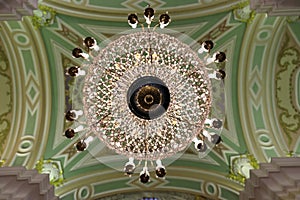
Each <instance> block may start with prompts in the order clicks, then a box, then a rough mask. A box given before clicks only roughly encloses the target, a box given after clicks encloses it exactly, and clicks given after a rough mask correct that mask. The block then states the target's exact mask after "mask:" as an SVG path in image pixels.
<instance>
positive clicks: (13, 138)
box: [0, 0, 300, 200]
mask: <svg viewBox="0 0 300 200" xmlns="http://www.w3.org/2000/svg"><path fill="white" fill-rule="evenodd" d="M239 2H240V1H236V0H231V1H225V0H214V1H212V0H185V1H176V0H169V1H162V0H155V1H142V0H140V1H133V0H126V1H120V0H114V1H96V0H63V1H54V0H44V1H41V2H40V4H42V5H45V6H48V7H51V8H53V9H54V10H55V11H56V16H55V20H54V23H53V24H51V25H50V26H45V27H41V28H39V29H36V28H35V27H34V26H33V25H32V22H31V18H30V17H23V20H22V21H7V22H1V23H0V88H1V90H0V91H1V97H0V100H1V104H0V155H1V156H0V159H1V160H2V161H3V162H4V164H3V165H5V166H20V165H22V166H26V167H27V168H29V169H32V168H38V169H39V170H40V171H43V172H45V173H50V172H51V173H52V175H51V176H52V178H53V181H52V183H53V184H55V185H56V191H55V192H56V194H57V195H58V196H60V197H61V199H63V200H68V199H141V198H143V197H155V196H156V197H157V198H159V197H160V199H164V198H166V196H168V195H170V196H173V197H174V199H176V198H177V197H178V199H231V200H232V199H238V195H239V191H241V190H242V189H243V184H242V183H241V182H242V180H241V178H237V177H239V176H240V175H246V174H247V173H248V172H247V171H248V169H249V168H251V164H252V165H253V164H254V165H255V163H256V161H257V162H258V163H261V162H269V161H270V159H271V158H272V157H285V156H297V155H299V154H300V139H299V133H300V115H299V113H300V28H299V27H300V22H299V21H297V20H292V18H288V17H267V16H266V15H265V14H255V15H249V10H248V9H246V8H245V7H244V6H245V5H244V4H239ZM147 4H150V5H151V6H152V7H153V8H154V9H156V13H164V12H165V11H168V12H169V14H170V16H171V18H172V22H171V23H170V25H169V26H168V27H167V28H168V29H172V30H175V31H178V32H181V33H184V34H186V35H188V36H190V37H191V38H193V39H194V40H195V41H197V42H199V43H201V41H204V40H205V39H207V38H209V39H212V40H213V41H214V42H215V48H214V51H217V50H220V51H224V52H226V55H227V60H228V61H227V62H226V64H225V70H226V73H227V77H226V78H225V82H224V83H225V93H226V99H225V103H226V116H225V124H224V128H223V130H222V139H223V142H222V143H221V144H220V145H218V146H217V147H216V148H214V150H213V151H211V152H210V153H209V154H208V155H207V156H206V157H204V158H200V157H199V155H198V153H197V151H195V150H194V147H193V146H191V147H190V148H188V149H187V150H186V151H185V153H184V154H183V155H182V156H180V157H179V158H178V159H176V160H175V161H174V162H173V163H172V164H170V165H169V166H168V167H167V177H166V179H165V180H163V179H155V178H153V179H152V181H151V182H150V183H149V184H146V185H145V184H142V183H140V182H139V179H138V175H134V176H132V177H131V178H129V177H127V176H124V174H123V172H121V170H122V168H123V165H124V164H125V162H126V158H124V157H122V156H119V155H117V154H115V153H114V152H112V151H111V150H109V149H108V148H106V147H105V146H104V144H102V143H101V142H100V141H95V142H93V143H92V144H91V145H90V146H89V148H90V150H89V151H84V152H80V153H79V152H76V149H75V148H74V143H76V141H78V140H79V136H77V137H76V138H74V139H72V140H70V139H68V138H66V137H64V136H63V134H64V130H65V129H66V128H67V127H72V123H69V122H68V123H67V122H66V121H65V118H64V112H65V111H66V110H67V109H69V108H70V105H71V104H72V101H73V100H72V97H71V95H72V92H74V91H76V88H74V87H75V85H74V79H72V78H70V77H68V76H67V75H65V70H66V68H68V67H70V66H72V65H80V64H81V63H82V61H81V60H80V59H79V60H78V59H74V58H72V55H71V51H72V49H73V48H75V47H82V48H83V45H82V38H84V37H86V36H93V37H94V38H95V39H96V40H97V41H98V42H102V41H105V40H108V39H109V38H111V37H113V36H114V35H116V34H119V33H121V32H123V31H126V30H129V29H130V27H129V26H128V24H127V15H128V13H135V12H136V13H139V14H142V12H143V10H144V8H145V7H146V5H147ZM93 149H98V150H99V149H101V151H97V153H96V154H93V153H91V152H93ZM37 163H38V164H37ZM252 167H253V166H252ZM116 169H118V170H116ZM230 177H231V178H230ZM234 177H235V178H236V180H232V179H234ZM175 197H176V198H175Z"/></svg>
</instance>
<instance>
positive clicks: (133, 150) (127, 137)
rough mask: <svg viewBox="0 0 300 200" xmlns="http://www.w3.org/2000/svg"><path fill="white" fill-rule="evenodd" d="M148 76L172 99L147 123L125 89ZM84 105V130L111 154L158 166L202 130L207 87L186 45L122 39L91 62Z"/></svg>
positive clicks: (156, 37)
mask: <svg viewBox="0 0 300 200" xmlns="http://www.w3.org/2000/svg"><path fill="white" fill-rule="evenodd" d="M146 76H150V77H156V78H158V79H159V80H161V81H162V82H163V83H164V84H165V85H166V87H167V88H168V90H169V93H170V104H169V106H168V108H167V109H166V111H165V112H164V113H163V114H162V115H161V116H159V117H158V118H153V119H150V120H146V119H142V118H139V117H138V116H136V115H135V114H134V113H133V112H132V111H131V110H130V108H129V106H128V99H127V93H128V88H130V86H131V85H132V84H133V82H134V81H136V80H137V79H139V78H141V77H146ZM151 98H152V97H151ZM151 98H150V101H151ZM83 104H84V113H85V116H86V120H87V123H88V125H89V126H90V127H91V129H92V130H93V131H94V133H95V134H96V135H97V136H98V137H99V138H100V139H101V140H102V141H103V142H104V143H105V144H106V145H107V146H108V147H109V148H111V149H113V150H115V151H116V152H117V153H118V154H122V155H125V156H127V157H134V158H135V159H138V160H157V159H163V158H167V157H170V156H172V155H174V154H176V153H177V152H179V151H182V150H184V149H185V148H186V147H187V146H189V144H190V143H191V141H192V139H193V138H194V137H195V136H196V135H197V134H198V133H199V130H201V129H202V128H203V122H204V120H205V119H206V118H207V116H208V114H209V112H210V107H211V85H210V80H209V79H208V76H207V72H206V70H205V67H204V64H203V62H202V61H201V60H200V59H199V58H198V56H197V55H196V54H195V53H194V52H193V51H192V50H191V49H190V47H189V46H188V45H186V44H184V43H182V42H180V41H179V40H178V39H176V38H174V37H172V36H169V35H166V34H162V33H156V32H148V31H141V32H136V33H131V34H127V35H124V36H121V37H120V38H119V39H116V40H115V41H113V42H111V43H110V44H109V45H108V46H107V47H106V48H104V49H102V50H100V51H99V52H98V54H97V55H96V56H95V57H94V60H93V62H92V63H91V64H89V65H88V73H87V76H86V78H85V82H84V88H83ZM150 118H151V115H150Z"/></svg>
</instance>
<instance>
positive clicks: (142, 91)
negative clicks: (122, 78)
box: [127, 76, 170, 120]
mask: <svg viewBox="0 0 300 200" xmlns="http://www.w3.org/2000/svg"><path fill="white" fill-rule="evenodd" d="M127 103H128V106H129V109H130V110H131V112H132V113H133V114H135V115H136V116H137V117H139V118H142V119H146V120H151V119H156V118H158V117H160V116H161V115H162V114H164V113H165V112H166V111H167V109H168V107H169V104H170V92H169V89H168V87H167V86H166V85H165V83H164V82H163V81H162V80H160V79H159V78H157V77H154V76H144V77H141V78H138V79H137V80H135V81H134V82H133V83H132V85H131V86H130V87H129V89H128V92H127Z"/></svg>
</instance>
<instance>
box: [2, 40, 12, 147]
mask: <svg viewBox="0 0 300 200" xmlns="http://www.w3.org/2000/svg"><path fill="white" fill-rule="evenodd" d="M0 91H1V103H0V153H1V152H2V151H3V145H4V143H5V140H6V137H7V135H8V133H9V130H10V124H11V116H10V112H11V109H12V82H11V78H10V70H9V64H8V59H7V57H6V55H5V53H4V51H3V49H2V46H1V43H0Z"/></svg>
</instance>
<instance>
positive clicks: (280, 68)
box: [275, 33, 300, 150]
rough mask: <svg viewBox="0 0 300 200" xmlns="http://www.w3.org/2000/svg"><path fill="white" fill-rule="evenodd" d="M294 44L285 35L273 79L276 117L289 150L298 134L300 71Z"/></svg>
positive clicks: (289, 36) (299, 58)
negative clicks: (299, 78)
mask: <svg viewBox="0 0 300 200" xmlns="http://www.w3.org/2000/svg"><path fill="white" fill-rule="evenodd" d="M295 44H296V43H295V42H294V41H292V36H291V35H289V34H288V33H287V34H286V35H285V37H284V39H283V43H282V47H283V48H282V50H281V52H280V53H279V57H278V61H277V62H278V65H277V69H276V79H275V82H276V103H277V115H278V116H279V122H280V125H281V128H282V129H283V132H284V133H285V135H284V137H285V139H286V142H287V144H288V146H289V150H293V149H294V147H295V144H296V142H297V139H298V135H299V133H300V110H299V105H297V104H298V103H297V102H298V99H299V95H300V94H298V93H297V91H296V86H297V84H296V82H297V81H298V80H297V79H298V78H297V77H298V76H296V75H297V74H299V71H300V49H299V47H298V46H297V45H295Z"/></svg>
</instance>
